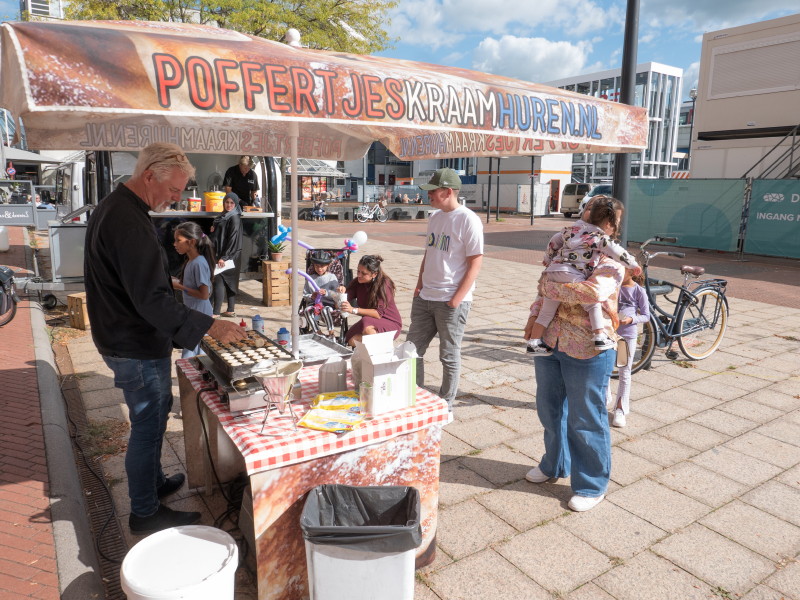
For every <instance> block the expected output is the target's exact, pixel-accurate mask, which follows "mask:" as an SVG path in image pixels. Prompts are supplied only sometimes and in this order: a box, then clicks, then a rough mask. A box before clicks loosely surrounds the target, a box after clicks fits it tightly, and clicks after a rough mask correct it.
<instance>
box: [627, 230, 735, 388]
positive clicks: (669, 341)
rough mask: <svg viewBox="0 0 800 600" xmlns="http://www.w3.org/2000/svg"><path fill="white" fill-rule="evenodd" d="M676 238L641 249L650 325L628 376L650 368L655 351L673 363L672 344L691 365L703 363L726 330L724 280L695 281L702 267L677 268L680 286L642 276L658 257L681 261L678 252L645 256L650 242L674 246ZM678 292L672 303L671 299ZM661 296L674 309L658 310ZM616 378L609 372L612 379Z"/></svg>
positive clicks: (643, 332) (661, 238)
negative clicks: (698, 361) (694, 362)
mask: <svg viewBox="0 0 800 600" xmlns="http://www.w3.org/2000/svg"><path fill="white" fill-rule="evenodd" d="M677 241H678V240H677V238H675V237H665V236H655V237H652V238H650V239H648V240H647V241H646V242H644V243H643V244H642V245H641V248H640V250H641V260H640V264H641V266H642V271H643V272H644V277H645V285H644V288H645V292H646V293H647V299H648V303H649V305H650V320H649V321H648V322H646V323H644V325H643V327H642V330H641V332H640V333H639V335H638V339H637V344H636V350H635V354H634V359H633V366H632V368H631V373H636V372H637V371H640V370H642V369H647V368H649V367H650V363H651V362H652V360H653V355H654V354H655V351H656V348H657V347H658V348H666V349H667V350H666V355H667V357H668V358H677V356H678V353H677V352H676V351H674V350H672V345H673V343H674V342H677V343H678V347H679V348H680V349H681V352H683V354H684V355H685V356H686V357H687V358H688V359H690V360H702V359H704V358H708V357H709V356H711V355H712V354H713V353H714V352H715V351H716V350H717V348H719V345H720V343H721V342H722V338H723V336H724V335H725V330H726V329H727V328H728V298H727V297H726V296H725V289H726V287H727V285H728V282H727V281H726V280H725V279H698V280H697V281H690V278H692V277H694V278H695V279H696V278H698V277H700V276H701V275H703V273H705V269H704V268H703V267H692V266H682V267H681V269H680V270H681V274H683V285H677V284H674V283H670V282H669V281H663V280H659V279H651V278H650V277H648V276H647V268H648V265H649V263H650V260H652V259H653V258H655V257H657V256H674V257H676V258H683V257H684V256H686V255H685V254H684V253H683V252H652V253H651V252H648V251H647V246H648V244H650V243H652V242H661V243H670V244H674V243H675V242H677ZM675 291H677V292H678V297H677V298H675V299H674V300H673V299H672V298H670V294H672V293H673V292H675ZM659 296H661V297H663V298H664V300H666V301H667V302H668V303H670V304H672V305H673V308H672V312H668V311H667V310H664V309H663V308H661V306H659V305H658V300H657V298H658V297H659ZM616 375H617V372H616V369H615V370H614V373H613V376H615V377H616Z"/></svg>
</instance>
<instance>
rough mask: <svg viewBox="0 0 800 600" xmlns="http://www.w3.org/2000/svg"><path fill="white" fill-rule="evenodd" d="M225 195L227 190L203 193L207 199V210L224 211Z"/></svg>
mask: <svg viewBox="0 0 800 600" xmlns="http://www.w3.org/2000/svg"><path fill="white" fill-rule="evenodd" d="M224 197H225V192H206V193H205V194H203V198H204V199H205V201H206V212H214V213H219V212H222V199H223V198H224Z"/></svg>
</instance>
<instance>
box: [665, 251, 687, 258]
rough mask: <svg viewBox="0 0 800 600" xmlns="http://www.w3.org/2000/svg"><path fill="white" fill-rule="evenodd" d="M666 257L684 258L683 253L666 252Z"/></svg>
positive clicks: (684, 254)
mask: <svg viewBox="0 0 800 600" xmlns="http://www.w3.org/2000/svg"><path fill="white" fill-rule="evenodd" d="M666 254H667V256H674V257H675V258H683V257H684V256H686V253H685V252H667V253H666Z"/></svg>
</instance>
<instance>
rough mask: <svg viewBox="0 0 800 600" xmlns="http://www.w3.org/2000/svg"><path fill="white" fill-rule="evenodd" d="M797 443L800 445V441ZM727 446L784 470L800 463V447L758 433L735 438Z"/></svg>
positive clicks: (754, 432) (748, 433) (752, 432)
mask: <svg viewBox="0 0 800 600" xmlns="http://www.w3.org/2000/svg"><path fill="white" fill-rule="evenodd" d="M797 443H799V444H800V439H798V440H797ZM725 446H726V447H728V448H732V449H733V450H737V451H738V452H741V453H742V454H747V455H748V456H752V457H754V458H758V459H760V460H763V461H765V462H768V463H770V464H773V465H777V466H779V467H783V468H784V469H788V468H789V467H793V466H794V465H796V464H798V463H800V446H795V445H792V444H787V443H786V442H782V441H780V440H776V439H774V438H771V437H767V436H765V435H761V434H760V433H758V432H756V431H749V432H747V433H745V434H744V435H740V436H739V437H736V438H733V439H732V440H730V441H729V442H726V443H725Z"/></svg>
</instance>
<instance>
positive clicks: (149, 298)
mask: <svg viewBox="0 0 800 600" xmlns="http://www.w3.org/2000/svg"><path fill="white" fill-rule="evenodd" d="M148 211H149V208H148V206H147V205H146V204H145V203H144V202H143V201H142V200H141V198H139V197H138V196H137V195H136V194H134V193H133V192H132V191H131V190H130V189H129V188H128V187H127V186H125V185H124V184H120V185H119V186H117V189H116V190H114V191H113V192H111V193H110V194H109V195H108V196H106V197H105V198H104V199H103V200H102V201H101V202H100V204H99V205H98V207H97V208H96V209H95V210H94V211H93V212H92V214H91V217H90V218H89V225H88V227H87V228H86V244H85V251H84V276H85V284H86V305H87V306H86V308H87V310H88V312H89V321H90V323H91V324H92V339H93V340H94V344H95V346H97V350H98V351H99V352H100V354H103V355H105V356H114V357H120V358H135V359H139V360H153V359H159V358H166V357H169V356H170V355H171V353H172V348H173V342H174V343H175V344H176V345H177V346H179V347H182V348H194V347H196V346H197V345H198V344H199V343H200V339H201V338H202V337H203V335H204V334H205V333H206V332H207V331H208V330H209V329H210V327H211V325H212V323H213V322H214V319H213V318H212V317H210V316H208V315H204V314H202V313H200V312H197V311H195V310H191V309H189V308H187V307H185V306H184V305H183V304H181V303H180V302H178V301H177V300H176V299H175V294H174V293H173V290H172V281H171V278H170V275H169V272H168V271H167V260H166V256H165V253H164V250H163V248H162V247H161V243H160V242H159V240H158V236H157V234H156V229H155V226H154V225H153V222H152V220H151V219H150V215H149V214H148Z"/></svg>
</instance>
